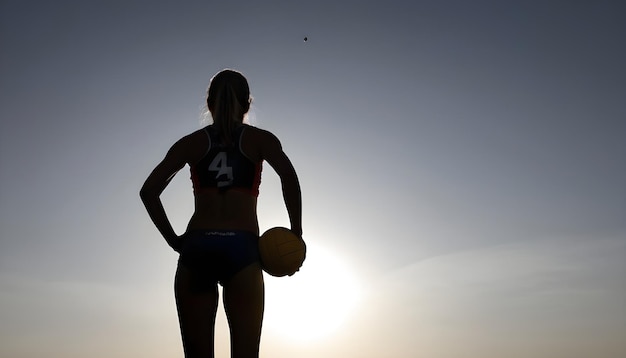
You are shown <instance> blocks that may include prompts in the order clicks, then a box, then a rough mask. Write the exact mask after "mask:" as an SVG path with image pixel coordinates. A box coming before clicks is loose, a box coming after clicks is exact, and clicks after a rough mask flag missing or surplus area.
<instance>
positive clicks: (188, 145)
mask: <svg viewBox="0 0 626 358" xmlns="http://www.w3.org/2000/svg"><path fill="white" fill-rule="evenodd" d="M208 145H209V139H208V136H207V133H206V131H205V128H202V129H198V130H196V131H194V132H192V133H189V134H187V135H185V136H184V137H182V138H180V139H179V140H178V141H177V142H176V143H174V145H173V146H172V149H171V150H170V151H176V152H178V153H180V155H182V156H183V157H184V158H185V161H186V162H187V163H195V162H197V161H198V160H200V159H201V158H202V156H204V154H206V150H207V148H208Z"/></svg>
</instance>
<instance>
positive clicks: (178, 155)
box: [139, 138, 187, 252]
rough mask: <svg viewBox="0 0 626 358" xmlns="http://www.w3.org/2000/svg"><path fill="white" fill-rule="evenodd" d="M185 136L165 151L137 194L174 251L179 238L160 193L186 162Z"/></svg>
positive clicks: (178, 244)
mask: <svg viewBox="0 0 626 358" xmlns="http://www.w3.org/2000/svg"><path fill="white" fill-rule="evenodd" d="M186 147H187V145H186V144H185V138H183V139H181V140H179V141H178V142H176V143H175V144H174V145H173V146H172V148H170V150H169V151H168V152H167V155H166V156H165V158H164V159H163V160H162V161H161V162H160V163H159V164H158V165H157V166H156V167H155V168H154V170H153V171H152V173H150V175H149V176H148V178H147V179H146V181H145V183H144V184H143V186H142V187H141V190H140V191H139V196H140V197H141V201H142V202H143V204H144V206H145V207H146V210H147V211H148V215H150V219H152V222H153V223H154V225H155V226H156V228H157V229H158V230H159V232H160V233H161V235H163V238H165V241H167V244H168V245H170V247H172V248H173V249H174V250H175V251H177V252H178V251H179V249H180V241H179V240H180V239H179V237H178V235H176V232H174V228H173V227H172V224H171V223H170V221H169V219H168V217H167V214H166V213H165V208H163V203H162V202H161V198H160V196H161V193H162V192H163V190H165V188H166V187H167V185H168V184H169V183H170V181H171V180H172V178H173V177H174V175H176V173H177V172H178V171H179V170H180V169H182V167H184V166H185V164H186V157H187V155H186V153H187V150H186Z"/></svg>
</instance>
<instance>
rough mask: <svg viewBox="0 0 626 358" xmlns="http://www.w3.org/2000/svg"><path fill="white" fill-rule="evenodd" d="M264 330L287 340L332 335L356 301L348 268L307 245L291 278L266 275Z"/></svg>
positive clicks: (356, 289) (357, 292)
mask: <svg viewBox="0 0 626 358" xmlns="http://www.w3.org/2000/svg"><path fill="white" fill-rule="evenodd" d="M266 287H267V288H266V308H265V321H264V322H265V323H264V328H267V329H268V330H269V331H271V332H276V333H277V334H278V335H280V336H281V337H286V338H288V339H289V340H298V341H311V340H318V339H321V338H324V337H327V336H328V335H330V334H332V333H333V332H335V331H336V330H337V329H338V328H339V327H340V326H341V325H342V323H343V322H344V321H345V320H346V318H347V317H348V315H349V314H350V313H352V312H353V311H354V310H355V308H356V306H357V304H358V301H359V299H360V296H361V288H360V285H359V283H358V281H357V279H356V277H355V275H354V274H353V272H352V270H351V268H350V267H349V266H348V265H346V264H345V263H344V261H343V260H341V259H340V258H339V257H338V256H337V255H335V254H334V253H333V252H331V251H329V250H327V249H323V248H321V247H319V246H317V245H312V244H309V245H308V246H307V259H306V261H305V263H304V265H303V267H302V268H301V269H300V271H299V272H297V273H296V274H295V275H294V276H291V277H281V278H276V277H271V276H266Z"/></svg>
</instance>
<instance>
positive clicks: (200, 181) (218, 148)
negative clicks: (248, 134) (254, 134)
mask: <svg viewBox="0 0 626 358" xmlns="http://www.w3.org/2000/svg"><path fill="white" fill-rule="evenodd" d="M247 127H248V125H246V124H242V125H240V126H238V127H236V128H235V129H234V131H233V141H232V142H231V144H229V145H224V144H221V141H220V136H219V132H218V130H217V128H215V127H214V126H213V125H209V126H207V127H205V128H204V132H205V133H206V134H207V137H208V139H209V147H208V149H207V152H206V154H205V155H204V157H202V159H200V160H199V161H198V162H197V163H195V164H192V165H190V168H191V181H192V184H193V191H194V193H197V192H200V191H205V190H219V191H226V190H229V189H235V190H241V191H245V192H248V193H250V194H252V195H254V196H258V195H259V185H260V184H261V170H262V162H259V163H254V162H253V161H252V160H251V159H250V158H248V157H247V156H246V155H245V154H244V153H243V151H242V150H241V137H242V134H243V132H244V131H245V129H246V128H247Z"/></svg>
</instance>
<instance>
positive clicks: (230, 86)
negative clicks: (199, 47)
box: [207, 70, 250, 144]
mask: <svg viewBox="0 0 626 358" xmlns="http://www.w3.org/2000/svg"><path fill="white" fill-rule="evenodd" d="M207 105H208V107H209V111H210V112H211V115H212V117H213V124H214V126H215V128H216V129H217V130H218V132H219V133H220V138H221V139H222V141H223V143H224V144H230V143H232V139H233V138H232V133H233V131H234V130H235V127H237V126H238V125H240V124H241V123H243V117H244V115H245V114H246V113H247V112H248V110H249V109H250V89H249V87H248V81H247V80H246V79H245V77H244V76H243V75H242V74H241V73H239V72H236V71H233V70H223V71H221V72H219V73H218V74H217V75H215V76H214V77H213V78H212V79H211V84H210V86H209V90H208V96H207Z"/></svg>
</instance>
